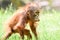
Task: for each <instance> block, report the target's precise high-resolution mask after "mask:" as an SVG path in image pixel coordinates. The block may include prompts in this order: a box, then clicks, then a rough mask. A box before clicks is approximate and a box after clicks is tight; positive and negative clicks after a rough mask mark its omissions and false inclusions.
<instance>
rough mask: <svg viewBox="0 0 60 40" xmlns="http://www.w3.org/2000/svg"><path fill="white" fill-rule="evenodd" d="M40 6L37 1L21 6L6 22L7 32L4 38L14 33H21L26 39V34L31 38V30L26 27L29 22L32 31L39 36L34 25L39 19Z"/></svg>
mask: <svg viewBox="0 0 60 40" xmlns="http://www.w3.org/2000/svg"><path fill="white" fill-rule="evenodd" d="M38 16H39V6H38V5H37V4H35V3H29V4H27V5H26V6H24V7H22V8H19V9H18V10H16V12H14V14H13V16H12V17H11V18H10V19H8V20H7V21H6V22H5V24H4V28H5V34H4V35H3V36H4V37H3V38H6V39H7V38H8V37H10V36H11V34H12V33H19V34H20V36H21V38H22V39H24V35H27V36H28V37H30V38H31V34H30V31H29V30H28V29H25V25H26V24H27V23H29V26H30V28H31V31H32V32H33V33H34V35H35V37H36V38H37V33H36V26H35V25H34V24H35V23H36V22H37V21H39V18H38Z"/></svg>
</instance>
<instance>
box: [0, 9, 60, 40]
mask: <svg viewBox="0 0 60 40" xmlns="http://www.w3.org/2000/svg"><path fill="white" fill-rule="evenodd" d="M11 10H12V9H6V10H5V12H3V10H0V38H1V37H2V35H3V34H4V32H3V25H2V23H3V22H4V21H5V20H7V19H8V18H9V17H10V16H11V15H12V13H13V10H12V11H11ZM52 11H53V12H49V11H47V12H41V14H40V22H39V24H38V27H37V33H38V39H39V40H60V12H58V11H55V10H52ZM27 27H28V28H29V26H27ZM32 36H33V38H32V40H35V37H34V35H33V34H32ZM8 40H20V36H19V34H12V35H11V36H10V37H9V39H8ZM25 40H26V37H25Z"/></svg>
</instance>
